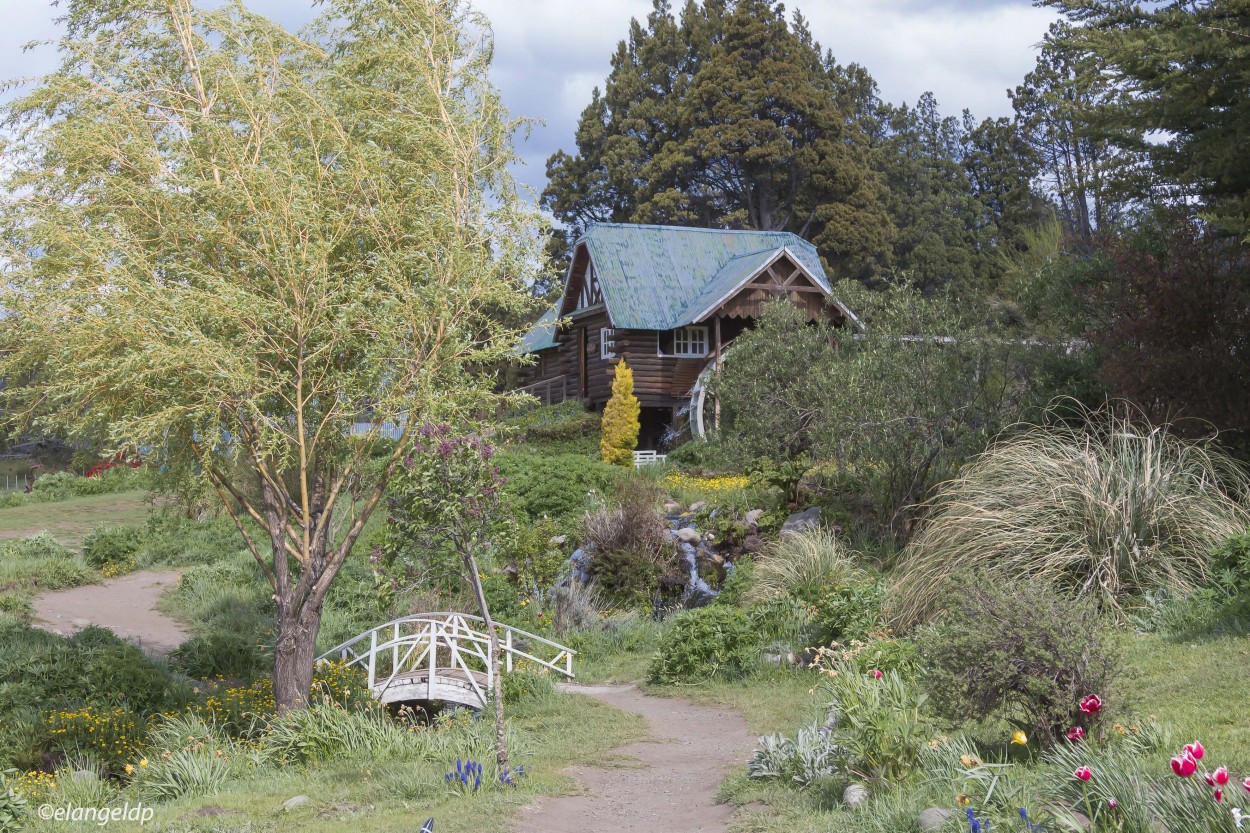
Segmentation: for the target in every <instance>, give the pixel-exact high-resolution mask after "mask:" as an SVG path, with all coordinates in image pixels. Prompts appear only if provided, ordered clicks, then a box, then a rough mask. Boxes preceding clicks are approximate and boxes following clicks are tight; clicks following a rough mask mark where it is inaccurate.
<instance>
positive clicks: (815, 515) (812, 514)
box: [781, 506, 820, 532]
mask: <svg viewBox="0 0 1250 833" xmlns="http://www.w3.org/2000/svg"><path fill="white" fill-rule="evenodd" d="M818 526H820V507H819V506H812V507H809V508H807V509H804V510H803V511H802V512H795V513H794V514H793V515H791V516H790V517H788V518H786V522H785V523H784V524H782V525H781V531H782V532H803V531H805V530H808V529H815V528H816V527H818Z"/></svg>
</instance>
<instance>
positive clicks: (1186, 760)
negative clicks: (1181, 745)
mask: <svg viewBox="0 0 1250 833" xmlns="http://www.w3.org/2000/svg"><path fill="white" fill-rule="evenodd" d="M1172 771H1173V772H1175V773H1176V774H1177V775H1179V776H1180V777H1181V778H1188V777H1189V776H1191V775H1193V774H1194V773H1195V772H1197V771H1198V762H1197V761H1195V760H1194V757H1193V755H1190V754H1189V753H1188V752H1185V753H1183V754H1180V755H1177V756H1176V757H1175V758H1173V759H1172Z"/></svg>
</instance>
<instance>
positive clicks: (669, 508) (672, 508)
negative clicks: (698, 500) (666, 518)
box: [664, 500, 681, 515]
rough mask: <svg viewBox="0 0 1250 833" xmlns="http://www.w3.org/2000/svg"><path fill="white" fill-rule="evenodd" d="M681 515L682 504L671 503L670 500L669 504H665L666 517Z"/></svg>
mask: <svg viewBox="0 0 1250 833" xmlns="http://www.w3.org/2000/svg"><path fill="white" fill-rule="evenodd" d="M680 513H681V504H680V503H675V502H673V501H671V500H670V501H669V502H668V503H666V504H664V514H665V515H677V514H680Z"/></svg>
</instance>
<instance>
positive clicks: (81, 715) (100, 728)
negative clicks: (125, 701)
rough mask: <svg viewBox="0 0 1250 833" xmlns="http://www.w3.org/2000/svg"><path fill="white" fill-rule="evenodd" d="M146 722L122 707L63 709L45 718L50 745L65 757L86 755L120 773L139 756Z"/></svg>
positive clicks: (114, 772) (144, 737)
mask: <svg viewBox="0 0 1250 833" xmlns="http://www.w3.org/2000/svg"><path fill="white" fill-rule="evenodd" d="M147 728H148V727H147V721H146V720H144V719H143V718H142V717H140V716H139V715H137V714H135V713H134V712H132V711H130V710H129V709H127V708H125V707H123V706H113V707H111V708H98V707H95V706H84V707H82V708H80V709H62V710H58V711H54V712H52V713H51V714H49V715H48V725H47V732H48V741H49V746H50V747H51V748H52V749H53V750H54V751H56V752H60V753H62V754H65V755H84V754H85V755H89V756H91V757H92V758H94V759H95V760H97V761H99V762H100V764H101V765H102V766H104V767H105V768H107V769H108V771H109V772H110V773H113V774H120V773H121V772H123V771H124V770H125V767H126V764H127V763H128V762H129V761H130V760H131V759H133V758H137V757H139V752H140V750H141V749H142V748H143V744H144V741H145V739H146V737H147Z"/></svg>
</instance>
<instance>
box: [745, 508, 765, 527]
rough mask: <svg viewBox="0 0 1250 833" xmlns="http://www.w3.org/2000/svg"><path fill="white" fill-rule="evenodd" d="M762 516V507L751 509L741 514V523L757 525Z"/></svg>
mask: <svg viewBox="0 0 1250 833" xmlns="http://www.w3.org/2000/svg"><path fill="white" fill-rule="evenodd" d="M762 517H764V510H763V509H752V510H751V511H750V512H747V513H746V514H745V515H743V516H742V523H743V524H745V525H746V526H759V525H760V518H762Z"/></svg>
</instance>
